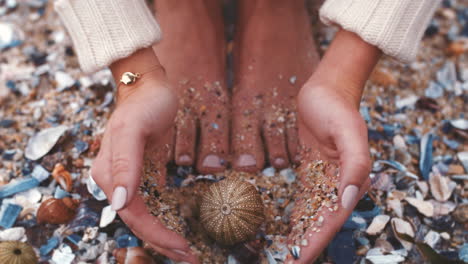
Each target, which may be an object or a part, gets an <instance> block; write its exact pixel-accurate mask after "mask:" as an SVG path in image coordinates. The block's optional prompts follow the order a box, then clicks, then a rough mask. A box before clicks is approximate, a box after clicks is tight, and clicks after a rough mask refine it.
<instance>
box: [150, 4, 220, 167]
mask: <svg viewBox="0 0 468 264" xmlns="http://www.w3.org/2000/svg"><path fill="white" fill-rule="evenodd" d="M155 7H156V16H157V18H158V21H159V23H160V25H161V28H162V30H163V32H164V36H163V41H161V42H160V43H159V44H157V45H156V46H155V47H154V50H155V52H156V54H157V55H158V57H159V58H160V60H161V63H162V65H163V66H164V67H165V69H166V73H167V76H168V78H169V81H170V83H171V86H172V87H173V88H174V89H176V92H177V95H178V96H179V111H178V114H177V118H176V129H175V143H174V144H175V152H174V159H175V162H176V164H177V165H194V164H195V163H196V167H197V169H198V171H199V172H201V173H214V172H219V171H223V170H224V169H225V167H226V159H227V157H226V156H227V154H228V151H229V140H228V138H229V129H228V122H229V111H228V104H229V100H228V95H227V90H226V85H225V80H224V76H225V72H224V70H225V39H224V28H223V20H222V17H221V6H220V3H219V1H217V0H207V1H174V0H159V1H156V3H155ZM197 142H198V144H197ZM197 145H198V149H197V148H196V146H197Z"/></svg>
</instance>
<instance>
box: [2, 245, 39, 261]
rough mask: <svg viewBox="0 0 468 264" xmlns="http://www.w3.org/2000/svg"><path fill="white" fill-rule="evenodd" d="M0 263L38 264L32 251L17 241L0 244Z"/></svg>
mask: <svg viewBox="0 0 468 264" xmlns="http://www.w3.org/2000/svg"><path fill="white" fill-rule="evenodd" d="M0 263H2V264H36V263H38V260H37V256H36V253H35V252H34V249H33V248H32V247H31V246H29V245H28V244H26V243H22V242H19V241H5V242H1V243H0Z"/></svg>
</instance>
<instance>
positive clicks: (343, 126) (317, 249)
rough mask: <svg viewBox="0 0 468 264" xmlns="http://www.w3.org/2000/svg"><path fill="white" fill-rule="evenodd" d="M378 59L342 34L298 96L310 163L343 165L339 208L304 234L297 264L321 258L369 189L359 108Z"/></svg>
mask: <svg viewBox="0 0 468 264" xmlns="http://www.w3.org/2000/svg"><path fill="white" fill-rule="evenodd" d="M379 57H380V51H379V50H378V49H377V48H375V47H374V46H371V45H370V44H367V43H366V42H364V41H363V40H361V39H360V38H359V37H358V36H357V35H355V34H354V33H351V32H347V31H344V30H341V31H340V32H338V34H337V36H336V37H335V40H334V41H333V43H332V44H331V46H330V48H329V49H328V51H327V53H326V54H325V56H324V58H323V59H322V61H321V62H320V64H319V66H318V68H317V70H316V72H315V73H314V74H313V76H312V77H311V78H310V79H309V80H308V82H307V83H306V84H305V85H304V87H303V88H302V89H301V92H300V93H299V96H298V111H299V119H300V121H299V137H300V139H301V141H302V143H303V144H305V146H307V147H310V148H311V149H312V156H311V157H310V158H311V159H313V160H315V159H322V160H327V161H331V162H334V163H336V164H339V166H340V172H339V175H340V176H339V177H340V178H339V189H338V197H339V205H340V206H339V209H338V210H337V211H335V212H333V213H330V212H329V211H328V210H323V212H321V214H322V215H323V216H324V219H325V220H324V222H323V226H322V227H321V231H320V232H311V231H310V230H309V231H308V232H307V233H308V234H305V238H307V239H309V243H308V246H306V247H303V248H302V249H301V254H300V255H301V256H300V258H299V259H298V260H297V261H296V263H311V262H312V260H313V259H315V258H317V257H318V255H319V254H320V253H321V251H322V250H323V248H325V247H326V246H327V245H328V243H329V241H330V240H331V239H332V238H333V237H334V235H335V233H336V232H337V231H338V230H339V229H340V228H341V226H342V225H343V224H344V222H345V221H346V219H347V218H348V217H349V215H350V214H351V212H352V210H353V208H354V207H355V206H356V204H357V202H358V200H359V199H360V198H361V197H362V195H363V194H364V193H365V192H366V191H367V189H368V187H369V184H370V180H369V177H368V175H369V171H370V155H369V146H368V142H367V127H366V124H365V122H364V120H363V118H362V117H361V115H360V113H359V103H360V99H361V94H362V91H363V88H364V85H365V82H366V80H367V79H368V77H369V75H370V73H371V72H372V70H373V68H374V66H375V64H376V63H377V61H378V59H379ZM306 162H307V161H306ZM299 177H301V175H299ZM304 198H308V197H304ZM309 233H310V234H311V235H312V236H309Z"/></svg>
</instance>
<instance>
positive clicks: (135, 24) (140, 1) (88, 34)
mask: <svg viewBox="0 0 468 264" xmlns="http://www.w3.org/2000/svg"><path fill="white" fill-rule="evenodd" d="M54 4H55V10H56V11H57V13H58V14H59V16H60V19H61V21H62V23H63V24H64V25H65V27H66V28H67V31H68V33H69V34H70V36H71V39H72V41H73V45H74V47H75V50H76V53H77V55H78V60H79V62H80V65H81V69H82V70H83V71H84V72H87V73H90V72H94V71H97V70H99V69H101V68H104V67H106V66H109V65H110V64H111V63H112V62H114V61H116V60H118V59H121V58H125V57H127V56H129V55H130V54H132V53H134V52H135V51H137V50H138V49H141V48H144V47H149V46H151V45H153V44H154V43H156V42H157V41H159V40H160V39H161V30H160V28H159V25H158V23H157V22H156V20H155V18H154V16H153V14H152V13H151V11H150V10H149V8H148V7H147V5H146V2H145V0H56V1H55V3H54Z"/></svg>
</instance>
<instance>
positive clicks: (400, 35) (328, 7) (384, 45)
mask: <svg viewBox="0 0 468 264" xmlns="http://www.w3.org/2000/svg"><path fill="white" fill-rule="evenodd" d="M439 3H440V0H326V2H325V3H324V4H323V5H322V7H321V8H320V18H321V20H322V21H323V22H324V23H325V24H338V25H339V26H341V27H342V28H343V29H345V30H348V31H351V32H354V33H356V34H358V35H359V36H360V37H361V38H362V39H363V40H364V41H366V42H367V43H370V44H372V45H375V46H377V47H378V48H380V49H381V50H382V51H383V52H384V53H385V54H387V55H390V56H393V57H395V58H397V59H399V60H401V61H403V62H410V61H412V60H414V59H415V58H416V54H417V52H418V47H419V42H420V41H421V38H422V35H423V33H424V31H425V30H426V27H427V25H428V24H429V21H430V19H431V17H432V15H433V14H434V12H435V9H436V8H437V6H438V5H439Z"/></svg>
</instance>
